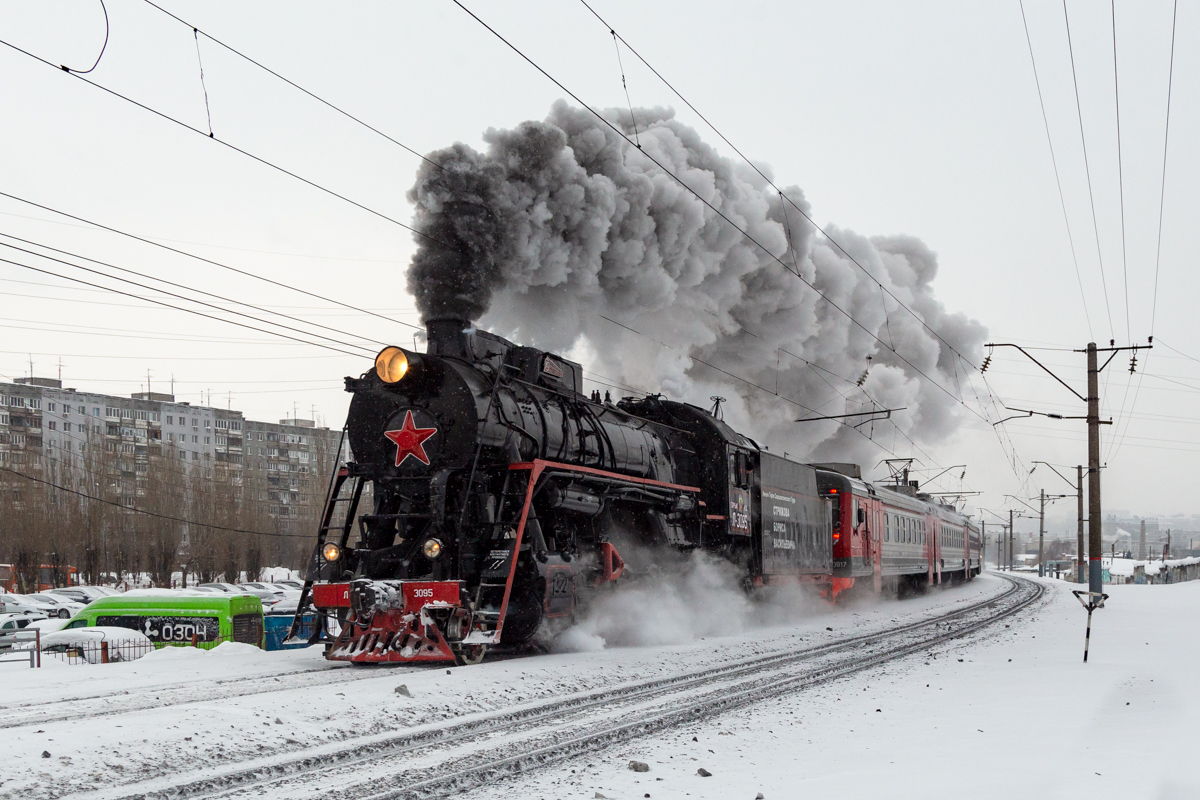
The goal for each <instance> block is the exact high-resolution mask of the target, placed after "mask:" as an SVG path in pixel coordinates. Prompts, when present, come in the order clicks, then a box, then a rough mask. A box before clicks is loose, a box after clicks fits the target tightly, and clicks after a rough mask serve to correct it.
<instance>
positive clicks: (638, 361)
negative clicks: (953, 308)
mask: <svg viewBox="0 0 1200 800" xmlns="http://www.w3.org/2000/svg"><path fill="white" fill-rule="evenodd" d="M604 115H605V117H606V119H608V120H610V121H612V122H613V124H614V125H616V126H617V127H619V128H621V129H623V130H625V131H627V132H628V133H630V134H632V130H633V129H632V126H631V116H630V114H629V113H628V112H627V111H625V112H622V111H617V110H611V111H606V112H604ZM632 119H636V120H637V124H638V138H639V141H640V142H641V148H642V149H641V150H640V151H639V150H638V149H637V148H635V147H633V146H632V145H631V144H629V142H627V141H626V140H625V139H624V138H622V137H620V136H618V135H617V134H616V133H615V132H614V131H612V130H611V129H610V128H609V127H608V126H606V125H604V124H603V123H602V122H601V121H600V120H597V119H596V118H595V117H594V116H593V115H592V114H591V113H590V112H589V111H587V110H586V109H579V108H572V107H570V106H568V105H566V104H565V103H562V102H559V103H556V104H555V105H554V107H553V108H552V109H551V112H550V115H549V116H548V118H547V119H546V120H545V121H543V122H533V121H531V122H524V123H522V124H520V125H518V126H517V127H516V128H513V129H511V130H496V129H491V130H488V131H487V132H486V133H485V135H484V140H485V141H486V143H487V146H488V147H487V152H486V153H479V152H476V151H475V150H473V149H471V148H470V147H467V146H466V145H463V144H455V145H454V146H452V147H449V148H447V149H445V150H441V151H438V152H435V153H433V154H431V155H430V159H431V160H432V161H433V162H436V164H437V165H438V166H433V165H430V164H425V165H423V166H422V167H421V170H420V172H419V174H418V178H417V183H416V185H415V186H414V187H413V189H412V190H411V191H410V192H409V198H410V199H411V200H412V201H413V202H414V204H415V206H416V215H415V223H416V227H417V228H418V230H420V231H421V232H422V233H424V234H426V236H427V237H428V238H421V239H420V247H419V250H418V252H417V254H416V255H415V256H414V258H413V262H412V264H411V266H410V268H409V272H408V287H409V291H410V292H412V294H413V296H414V297H415V298H416V301H417V306H418V308H419V309H420V311H421V313H422V315H423V316H424V317H425V318H426V319H430V318H437V317H460V318H463V319H470V320H478V321H479V324H480V326H481V327H484V328H487V329H490V330H493V331H495V332H496V333H499V334H501V335H503V336H506V337H508V338H511V339H514V340H516V341H520V342H522V343H526V344H531V345H534V346H537V347H541V348H543V349H546V350H552V351H555V352H559V353H562V354H564V355H566V354H569V355H571V356H573V357H575V358H577V359H578V360H581V361H582V362H583V363H584V365H585V368H587V369H589V371H591V372H592V373H593V374H594V375H596V376H597V377H596V380H598V381H604V382H607V383H611V384H619V385H621V386H628V387H633V388H635V389H637V390H639V391H643V392H662V393H664V394H666V395H667V396H668V397H671V398H675V399H680V400H685V401H688V402H692V403H695V404H697V405H707V401H708V398H709V397H710V396H711V395H721V396H723V397H725V398H727V399H728V401H729V402H727V403H726V404H725V406H724V408H725V414H726V419H727V420H728V421H729V422H730V423H731V424H732V425H734V426H735V427H736V428H738V429H739V430H742V431H743V432H745V433H747V434H748V435H750V436H753V437H754V438H756V439H758V440H759V441H762V442H764V443H767V444H769V445H770V447H771V450H772V451H774V452H783V451H787V452H788V453H789V454H790V455H793V456H797V457H804V458H809V459H813V460H839V461H859V462H861V463H864V464H873V463H874V462H875V461H877V460H878V459H879V458H880V457H881V450H880V449H879V447H878V446H877V445H876V444H873V443H872V442H871V441H868V438H867V437H865V436H863V435H860V433H859V431H858V430H855V429H853V428H851V427H848V426H846V425H843V424H839V423H838V422H832V421H826V422H817V423H806V424H803V425H797V424H795V422H794V420H795V419H797V418H799V417H808V416H813V415H814V413H816V414H841V413H849V412H854V411H860V410H863V409H864V408H866V409H869V408H871V407H872V404H873V403H878V404H879V405H880V406H884V407H889V408H899V407H904V408H905V409H906V410H905V411H901V412H898V413H897V414H894V415H893V417H892V422H876V423H873V424H868V425H864V426H862V428H861V431H862V433H864V434H867V435H868V436H870V437H873V438H874V440H875V442H877V443H882V444H884V445H886V446H887V447H889V448H890V447H892V446H893V445H895V446H896V447H897V448H898V449H899V448H905V449H906V443H905V442H904V440H903V439H902V438H901V439H897V438H895V437H896V431H897V428H896V427H893V422H894V423H895V426H897V427H898V429H899V430H902V431H904V432H905V433H907V434H908V435H909V436H911V437H912V438H913V439H915V440H916V441H918V442H927V443H928V442H936V441H938V440H941V439H944V438H945V437H946V436H948V435H949V434H950V433H952V432H953V431H954V430H955V429H956V428H957V426H958V423H959V413H958V412H961V411H962V409H961V406H958V404H957V402H956V401H955V400H954V399H953V398H952V397H950V396H947V394H945V393H944V392H942V391H941V390H940V389H938V388H937V387H936V386H933V385H931V384H930V383H929V382H928V381H926V380H925V379H924V378H922V377H920V375H918V374H917V372H916V371H915V370H914V369H913V368H912V367H910V366H908V365H907V364H905V363H904V362H903V361H901V360H900V359H899V358H897V357H896V355H895V353H896V352H899V353H900V354H902V355H903V356H904V358H905V359H907V360H908V361H909V362H911V364H912V365H913V366H914V367H915V368H916V369H919V370H921V371H922V372H924V373H925V374H926V375H929V376H930V377H932V378H934V379H936V380H937V381H938V382H939V383H940V384H942V385H943V386H946V387H949V388H950V390H951V392H954V391H956V390H957V387H958V385H959V381H960V379H961V375H962V372H963V368H964V365H963V364H962V362H961V360H959V359H958V358H957V357H956V356H955V355H954V354H953V352H952V351H951V350H950V348H949V347H947V345H946V344H944V343H943V342H942V341H940V340H939V338H938V337H939V336H940V337H941V339H944V340H945V341H946V342H949V343H950V344H951V345H953V347H954V348H956V349H957V350H958V351H959V352H961V353H963V354H964V355H966V356H967V357H968V358H971V359H972V360H977V358H978V355H979V352H980V350H981V344H982V342H983V341H984V337H985V335H986V331H985V329H984V328H983V326H982V325H981V324H980V323H978V322H976V321H974V320H971V319H968V318H967V317H966V316H965V315H963V314H961V313H950V312H948V311H947V310H946V309H945V307H944V306H943V305H942V303H941V302H939V301H938V300H937V299H936V297H935V296H934V292H933V280H934V278H935V277H936V275H937V270H938V263H937V257H936V255H935V253H934V252H933V251H931V250H930V249H929V247H927V246H926V245H925V244H924V243H923V242H922V241H921V240H919V239H917V238H915V237H912V236H877V237H866V236H863V235H861V234H858V233H856V232H854V231H850V230H845V229H841V228H838V227H836V226H829V227H827V231H828V232H829V235H830V236H831V237H833V238H834V239H836V240H837V242H838V243H839V244H840V245H841V246H842V247H844V248H845V249H846V251H847V252H849V253H850V254H851V255H853V257H854V259H855V260H857V261H858V263H859V264H861V265H862V266H863V267H864V268H865V269H866V270H867V271H868V272H870V274H871V275H873V276H874V277H875V278H877V279H878V280H879V281H880V282H881V283H883V285H884V286H886V287H887V288H888V290H889V291H890V292H892V293H893V294H894V295H895V296H896V297H898V298H900V299H901V300H902V301H903V302H904V303H905V305H907V306H908V307H909V308H911V309H912V310H913V311H915V312H916V313H917V314H918V315H920V317H921V318H922V320H923V321H924V323H925V324H926V325H928V326H929V328H931V329H932V330H933V331H936V332H937V334H938V335H937V336H935V335H934V334H933V333H931V332H930V331H929V330H926V329H925V328H924V327H923V326H922V324H921V322H920V321H918V320H917V319H914V318H913V316H912V315H910V314H909V313H908V312H907V311H905V310H903V309H901V308H900V307H899V306H898V305H897V303H896V301H895V300H893V299H892V298H890V297H886V298H885V297H884V295H883V292H882V291H881V290H880V287H879V286H878V285H877V284H876V283H875V280H873V279H872V278H870V277H868V276H867V275H864V274H863V271H862V270H860V269H859V268H858V267H856V266H855V265H854V264H853V263H852V262H851V261H850V259H848V258H847V257H846V256H845V255H844V254H843V253H842V252H841V251H840V250H839V249H838V248H837V247H836V246H834V245H833V244H831V242H830V241H829V240H827V239H826V238H825V237H824V236H822V235H820V234H819V233H818V232H817V231H816V230H815V229H814V228H813V227H812V225H810V224H809V223H808V222H806V221H805V220H804V218H803V217H802V216H801V215H800V214H799V213H798V212H797V211H796V209H795V208H794V207H792V206H790V205H789V204H787V203H785V202H784V201H783V200H782V199H781V198H780V197H779V195H778V194H777V193H776V192H775V190H774V189H772V188H771V187H770V186H769V185H768V184H767V183H766V181H764V180H763V178H762V177H761V176H760V175H759V174H757V173H756V172H755V171H754V170H753V169H752V168H751V167H750V166H749V165H747V164H745V163H742V162H739V161H734V160H731V159H729V158H725V157H723V156H721V155H719V154H718V153H717V152H716V150H714V149H713V148H712V147H710V146H709V145H708V144H706V143H705V142H704V141H702V140H701V138H700V136H699V134H698V133H697V132H696V131H695V130H693V129H692V128H690V127H688V126H686V125H683V124H681V123H680V122H678V121H676V120H675V119H674V113H673V112H672V111H670V110H666V109H661V108H653V109H639V110H637V111H636V113H635V115H634V116H633V117H632ZM646 154H650V155H653V157H654V158H655V159H656V160H657V161H658V162H660V163H661V164H664V165H665V166H666V167H667V168H668V169H669V170H671V171H672V172H673V173H674V174H675V175H677V176H679V178H680V179H681V180H682V181H683V182H684V183H685V184H686V185H687V186H688V187H689V188H690V189H692V190H694V191H695V192H696V193H698V194H699V195H700V196H701V197H703V198H704V199H705V200H706V201H707V202H709V203H711V204H712V205H713V206H714V207H716V208H718V209H720V211H721V213H722V214H724V215H725V216H727V217H729V218H730V219H732V220H734V221H735V222H736V223H737V224H738V225H739V226H740V227H742V228H743V229H745V230H746V231H748V232H749V233H750V234H751V235H752V236H753V237H754V238H755V239H757V240H758V241H759V242H761V243H762V244H763V245H764V246H765V247H766V249H767V250H768V251H769V252H770V254H768V253H764V252H763V250H762V249H760V248H759V247H757V246H756V245H755V244H754V243H752V242H750V241H749V240H748V239H747V238H746V237H744V236H743V235H742V234H741V233H739V232H738V231H737V230H735V229H734V228H733V227H731V226H730V225H729V224H728V223H727V222H725V221H724V220H722V219H721V218H720V217H719V216H717V215H716V214H715V213H713V211H712V210H711V209H709V208H707V207H706V206H705V205H704V203H702V202H701V201H700V200H699V199H697V197H696V196H695V195H693V194H692V193H691V192H689V191H688V190H687V189H684V188H683V187H681V186H680V185H679V184H678V183H677V182H676V181H675V179H674V178H672V177H671V176H670V175H667V174H665V173H664V172H663V170H662V169H660V168H659V167H658V166H656V165H655V164H654V163H653V162H652V161H651V160H650V159H649V158H647V157H646ZM760 168H761V169H763V171H764V172H767V171H768V170H767V168H765V167H761V166H760ZM784 192H785V193H786V194H787V196H788V197H789V198H790V199H791V200H792V201H793V202H794V203H795V204H796V205H797V206H799V207H801V208H803V209H805V211H806V212H807V211H808V209H809V204H808V202H807V200H806V199H805V198H804V194H803V192H801V190H800V189H799V188H797V187H794V186H793V187H788V188H786V189H784ZM772 255H773V256H774V257H772ZM775 257H777V258H778V259H780V260H782V261H783V262H784V263H785V264H786V265H788V267H789V269H791V270H792V271H794V272H798V273H799V274H800V275H802V276H803V277H804V279H805V280H807V281H808V282H810V283H812V284H813V285H815V286H816V287H817V288H818V289H820V291H821V292H822V293H823V294H824V295H825V296H826V297H828V298H829V299H830V300H832V301H833V302H834V303H836V304H837V305H838V306H840V307H841V308H842V309H844V310H845V311H846V312H848V313H849V314H850V315H851V316H852V317H853V318H854V319H855V320H857V322H858V323H861V325H862V326H863V327H864V328H866V331H864V330H863V329H862V328H859V327H858V326H857V325H855V324H854V323H853V322H851V321H850V320H849V319H847V318H846V316H844V315H843V314H842V313H840V312H839V311H838V310H837V309H835V308H833V307H832V306H831V305H830V303H829V302H827V301H826V300H824V299H822V298H821V297H820V296H819V295H818V294H817V293H816V292H815V291H813V290H812V289H811V288H809V287H808V286H806V285H805V284H804V283H803V282H802V281H801V280H799V279H798V278H797V277H796V275H795V274H791V273H790V272H789V271H788V269H785V268H784V267H782V266H780V264H779V261H777V260H776V258H775ZM622 326H627V327H622ZM628 328H632V329H634V331H637V333H635V332H633V331H630V330H628ZM868 331H869V333H868ZM875 337H878V339H879V340H882V342H883V344H882V345H881V344H880V341H877V340H876V338H875ZM868 357H869V360H868ZM701 361H703V362H708V364H711V365H714V366H716V367H719V368H720V369H721V370H725V371H726V372H729V373H732V374H734V375H736V376H737V378H738V379H741V380H738V379H733V378H730V377H729V376H728V375H725V374H722V373H721V372H719V371H717V370H714V369H712V368H711V367H709V366H706V365H705V364H703V363H701ZM868 367H869V370H868ZM864 373H866V376H865V380H863V376H864ZM599 376H603V377H599ZM588 377H591V375H589V376H588ZM860 380H861V385H856V384H858V383H859V381H860ZM750 384H755V385H756V386H751V385H750ZM756 387H757V388H756ZM622 393H628V392H622V390H619V389H614V394H617V395H620V394H622ZM789 401H791V402H789ZM797 404H799V405H797ZM956 409H957V411H956ZM854 421H855V420H851V423H853V422H854Z"/></svg>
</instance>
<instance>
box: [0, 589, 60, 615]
mask: <svg viewBox="0 0 1200 800" xmlns="http://www.w3.org/2000/svg"><path fill="white" fill-rule="evenodd" d="M35 597H36V595H30V594H4V595H0V614H42V615H43V616H44V617H49V616H50V615H51V613H53V615H54V616H58V609H57V608H55V607H54V606H51V604H50V603H48V602H45V601H40V602H39V601H36V600H34V598H35ZM51 609H53V612H51ZM67 616H70V614H68V615H67Z"/></svg>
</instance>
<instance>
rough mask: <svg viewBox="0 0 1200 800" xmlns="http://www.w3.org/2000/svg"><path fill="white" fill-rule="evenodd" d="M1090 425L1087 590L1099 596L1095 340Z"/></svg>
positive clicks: (1090, 367) (1101, 588)
mask: <svg viewBox="0 0 1200 800" xmlns="http://www.w3.org/2000/svg"><path fill="white" fill-rule="evenodd" d="M1087 376H1088V377H1087V379H1088V388H1087V426H1088V591H1089V592H1093V593H1094V594H1095V595H1096V596H1097V597H1099V596H1100V595H1101V594H1103V592H1104V566H1103V565H1102V564H1101V561H1100V559H1101V558H1102V553H1103V551H1104V542H1103V538H1102V536H1101V532H1102V528H1101V525H1102V523H1103V520H1102V518H1101V516H1100V367H1099V366H1098V365H1097V363H1096V343H1095V342H1088V346H1087Z"/></svg>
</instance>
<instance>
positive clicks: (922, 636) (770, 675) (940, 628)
mask: <svg viewBox="0 0 1200 800" xmlns="http://www.w3.org/2000/svg"><path fill="white" fill-rule="evenodd" d="M999 577H1001V578H1002V579H1003V580H1005V581H1006V582H1007V583H1008V586H1007V587H1006V588H1005V590H1004V591H1002V592H1001V593H999V594H997V595H995V596H993V597H990V598H988V599H985V600H982V601H979V602H976V603H972V604H970V605H966V606H964V607H961V608H957V609H954V610H952V611H949V612H946V613H942V614H938V615H935V616H932V617H928V618H926V619H922V620H920V621H917V622H912V623H908V624H905V625H900V626H898V627H894V628H889V629H887V630H885V631H879V632H874V633H865V634H861V635H857V636H851V637H847V638H843V639H839V640H837V641H835V642H829V643H826V644H822V645H817V646H813V647H808V648H804V649H800V650H795V651H790V652H782V653H781V652H776V653H771V654H767V655H762V656H758V657H755V658H749V659H745V660H743V661H740V662H736V663H732V664H725V665H722V666H716V667H709V668H706V669H701V670H696V671H693V672H688V673H682V674H676V675H673V676H670V677H665V678H658V679H652V680H645V681H639V682H635V683H627V684H623V685H620V686H615V687H613V688H611V689H605V690H599V691H591V692H584V693H580V694H576V695H572V696H570V697H565V698H562V699H558V700H552V701H549V702H540V703H536V704H532V705H528V706H525V707H522V708H517V709H505V710H503V711H497V712H490V713H483V714H477V715H471V716H468V717H459V718H456V719H455V720H452V721H449V722H442V723H436V724H431V725H428V726H424V727H422V728H419V729H411V730H408V731H406V732H404V733H399V734H387V735H383V736H373V737H363V739H364V740H350V741H342V742H338V743H337V744H336V745H324V746H319V747H315V748H311V749H309V750H305V751H301V752H298V753H290V754H277V755H275V756H272V757H268V758H264V759H261V760H253V761H250V762H245V763H243V764H240V765H238V767H237V768H236V769H226V770H224V771H221V770H206V771H204V772H202V773H192V774H190V775H187V774H184V775H176V776H172V777H170V778H155V779H149V780H146V781H142V782H139V783H136V784H126V785H124V786H111V787H107V788H105V789H103V790H100V791H99V792H96V791H92V792H89V793H88V794H89V797H104V798H113V799H114V800H160V798H161V799H163V800H165V799H166V798H172V799H173V800H174V799H178V800H192V799H193V798H214V797H223V798H242V797H246V798H249V797H254V798H258V797H263V796H280V797H285V796H286V797H289V798H303V797H307V796H311V797H323V796H324V795H325V794H327V792H328V789H329V787H330V786H338V787H339V793H343V794H346V795H347V796H352V797H361V798H372V800H408V799H409V798H429V797H443V796H448V795H452V794H457V793H460V792H463V791H467V790H469V789H471V788H475V787H478V786H482V785H484V784H487V783H491V782H493V781H496V780H500V779H503V778H504V777H506V776H510V775H514V774H518V773H521V772H524V771H527V770H529V769H532V768H535V767H537V766H540V765H544V764H549V763H554V762H557V761H561V760H563V759H567V758H571V757H573V756H576V755H580V754H583V753H587V752H593V751H595V750H596V749H597V748H600V747H606V746H610V745H613V744H618V743H621V742H625V741H628V740H630V739H634V738H637V737H639V736H645V735H647V734H651V733H654V732H657V731H661V730H665V729H669V728H672V727H676V726H680V725H686V724H688V723H691V722H695V721H698V720H701V719H706V718H709V717H711V716H713V715H715V714H720V713H723V712H726V711H730V710H733V709H736V708H741V707H743V706H746V705H749V704H752V703H756V702H759V701H761V700H765V699H768V698H771V697H775V696H778V695H781V694H785V693H789V692H795V691H801V690H803V689H807V688H811V687H814V686H818V685H821V684H824V683H828V682H830V681H834V680H837V679H839V678H842V677H845V676H848V675H852V674H854V673H856V672H861V671H863V670H867V669H871V668H873V667H876V666H879V665H882V664H885V663H887V662H889V661H894V660H896V659H899V658H903V657H905V656H908V655H912V654H914V653H917V652H921V651H928V650H929V649H931V648H934V647H937V646H939V645H944V644H946V643H948V642H950V641H952V640H955V639H959V638H962V637H964V636H969V635H971V634H974V633H976V632H978V631H980V630H982V629H984V628H986V627H987V626H989V625H992V624H994V623H996V622H998V621H1000V620H1003V619H1005V618H1008V617H1010V616H1012V615H1013V614H1016V613H1018V612H1019V611H1021V610H1023V609H1025V608H1028V607H1029V606H1030V605H1031V604H1033V603H1035V602H1037V601H1038V600H1039V599H1040V598H1041V597H1042V596H1043V594H1044V593H1045V591H1046V588H1045V587H1044V586H1043V585H1042V584H1038V583H1036V582H1033V581H1029V580H1025V579H1022V578H1017V577H1010V576H1005V575H1002V576H999Z"/></svg>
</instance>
